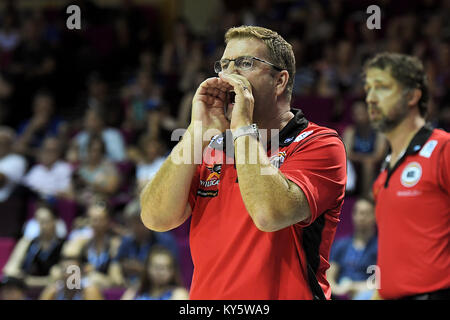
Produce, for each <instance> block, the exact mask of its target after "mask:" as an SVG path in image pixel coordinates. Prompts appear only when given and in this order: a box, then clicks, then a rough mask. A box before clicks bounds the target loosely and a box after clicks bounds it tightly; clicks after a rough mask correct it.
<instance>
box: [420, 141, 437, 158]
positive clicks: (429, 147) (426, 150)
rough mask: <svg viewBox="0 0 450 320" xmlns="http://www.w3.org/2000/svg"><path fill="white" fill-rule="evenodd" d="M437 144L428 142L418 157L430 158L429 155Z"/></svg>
mask: <svg viewBox="0 0 450 320" xmlns="http://www.w3.org/2000/svg"><path fill="white" fill-rule="evenodd" d="M437 144H438V142H437V140H430V141H428V142H427V143H426V144H425V145H424V146H423V148H422V150H420V152H419V155H420V156H422V157H425V158H429V157H431V154H432V153H433V151H434V149H435V148H436V146H437Z"/></svg>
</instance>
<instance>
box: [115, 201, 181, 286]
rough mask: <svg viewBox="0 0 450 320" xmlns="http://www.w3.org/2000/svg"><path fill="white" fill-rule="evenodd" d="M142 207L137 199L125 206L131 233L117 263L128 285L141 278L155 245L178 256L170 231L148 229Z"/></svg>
mask: <svg viewBox="0 0 450 320" xmlns="http://www.w3.org/2000/svg"><path fill="white" fill-rule="evenodd" d="M140 212H141V207H140V204H139V201H138V200H137V199H135V200H133V201H131V202H130V203H129V204H128V205H127V206H126V208H125V219H126V221H127V224H128V226H129V230H130V234H129V235H127V236H124V237H123V238H122V243H121V245H120V247H119V250H118V253H117V256H116V258H115V263H119V264H120V269H121V272H122V276H123V278H124V281H125V283H126V284H127V285H129V284H133V283H135V282H136V281H137V280H139V275H140V274H141V273H142V272H143V271H144V267H145V260H146V259H147V256H148V254H149V252H150V249H151V248H152V247H153V246H154V245H157V244H158V245H161V246H164V247H165V248H167V249H169V250H170V251H171V253H172V254H173V256H174V257H178V247H177V243H176V240H175V238H174V237H173V236H172V235H171V234H170V233H169V232H153V231H151V230H149V229H147V228H146V227H145V226H144V224H143V223H142V221H141V218H140Z"/></svg>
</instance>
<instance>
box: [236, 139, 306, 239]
mask: <svg viewBox="0 0 450 320" xmlns="http://www.w3.org/2000/svg"><path fill="white" fill-rule="evenodd" d="M235 157H236V170H237V175H238V180H239V188H240V191H241V195H242V199H243V201H244V203H245V207H246V208H247V211H248V212H249V214H250V216H251V218H252V219H253V221H254V223H255V225H256V226H257V227H258V228H259V229H260V230H262V231H268V232H271V231H277V230H280V229H282V228H285V227H288V226H290V225H292V224H295V223H297V222H300V221H303V220H306V219H307V218H309V216H310V211H309V204H308V201H307V199H306V197H305V195H304V194H303V192H302V191H301V189H300V188H299V187H298V186H297V185H295V184H294V183H293V182H291V181H289V180H288V179H287V178H286V177H285V176H284V175H283V174H282V173H281V172H280V171H279V170H278V169H277V168H275V167H274V166H272V165H271V164H270V161H269V158H268V157H267V155H266V152H265V150H264V148H263V146H262V145H261V143H259V142H258V141H257V140H256V138H254V137H253V136H243V137H239V138H238V139H236V140H235ZM252 163H254V164H252Z"/></svg>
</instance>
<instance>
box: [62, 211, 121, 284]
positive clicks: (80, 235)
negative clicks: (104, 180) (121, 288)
mask: <svg viewBox="0 0 450 320" xmlns="http://www.w3.org/2000/svg"><path fill="white" fill-rule="evenodd" d="M87 215H88V218H89V224H88V225H87V226H86V227H85V229H87V230H84V232H83V231H81V230H73V231H72V234H73V235H72V237H70V236H69V240H68V242H67V244H66V246H65V247H64V249H63V253H64V255H71V256H72V255H75V256H78V255H79V256H80V258H81V262H82V269H83V274H84V276H85V277H86V280H85V281H88V283H89V284H91V285H94V286H97V287H98V288H99V289H101V290H103V289H105V288H109V287H112V286H116V285H120V284H121V283H122V279H121V278H120V270H117V266H113V265H112V263H111V262H112V260H113V258H114V257H115V256H116V254H117V249H118V248H119V245H120V238H119V237H117V236H115V235H113V234H112V232H111V230H110V229H111V228H110V227H111V221H110V216H109V215H110V213H109V209H108V207H107V206H106V204H105V203H102V202H97V203H94V204H92V205H91V206H89V207H88V209H87ZM115 268H116V270H115Z"/></svg>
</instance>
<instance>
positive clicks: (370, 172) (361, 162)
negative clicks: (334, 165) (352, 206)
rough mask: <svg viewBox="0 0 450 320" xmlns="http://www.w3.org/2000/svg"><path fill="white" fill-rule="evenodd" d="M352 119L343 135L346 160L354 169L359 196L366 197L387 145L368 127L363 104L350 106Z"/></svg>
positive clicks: (367, 118) (377, 133)
mask: <svg viewBox="0 0 450 320" xmlns="http://www.w3.org/2000/svg"><path fill="white" fill-rule="evenodd" d="M352 117H353V124H352V125H349V126H348V127H347V128H346V129H345V131H344V135H343V136H344V143H345V147H346V151H347V158H348V160H350V161H351V162H352V164H353V166H354V167H355V170H356V175H357V180H358V181H357V184H359V188H358V190H359V191H360V194H361V195H364V196H368V195H369V194H370V192H371V188H372V183H373V181H374V179H375V174H376V172H377V171H376V170H377V167H378V165H379V164H380V163H381V161H382V160H383V157H384V156H385V154H386V151H387V143H386V139H385V138H384V137H383V136H382V135H381V133H379V132H377V131H376V130H375V129H374V128H373V127H372V126H371V125H370V121H369V114H368V112H367V107H366V105H365V103H364V102H362V101H357V102H355V103H354V104H353V105H352Z"/></svg>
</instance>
